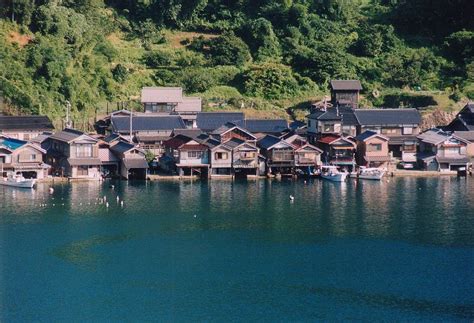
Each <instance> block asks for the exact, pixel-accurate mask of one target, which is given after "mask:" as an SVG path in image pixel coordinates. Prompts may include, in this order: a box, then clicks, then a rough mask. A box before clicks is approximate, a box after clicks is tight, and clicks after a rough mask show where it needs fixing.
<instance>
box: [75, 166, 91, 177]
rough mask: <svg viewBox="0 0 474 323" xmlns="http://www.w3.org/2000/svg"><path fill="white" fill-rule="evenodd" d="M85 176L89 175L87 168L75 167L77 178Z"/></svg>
mask: <svg viewBox="0 0 474 323" xmlns="http://www.w3.org/2000/svg"><path fill="white" fill-rule="evenodd" d="M87 175H89V166H78V167H77V176H87Z"/></svg>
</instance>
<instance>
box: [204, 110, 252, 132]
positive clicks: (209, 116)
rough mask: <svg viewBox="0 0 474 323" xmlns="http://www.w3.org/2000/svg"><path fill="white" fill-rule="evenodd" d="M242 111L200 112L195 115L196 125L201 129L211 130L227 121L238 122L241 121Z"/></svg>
mask: <svg viewBox="0 0 474 323" xmlns="http://www.w3.org/2000/svg"><path fill="white" fill-rule="evenodd" d="M243 120H244V114H243V113H242V112H200V113H198V115H197V118H196V123H197V127H198V128H200V129H202V130H203V131H213V130H215V129H217V128H219V127H220V126H222V125H224V124H226V123H227V122H232V123H234V124H238V123H239V122H240V123H241V122H243Z"/></svg>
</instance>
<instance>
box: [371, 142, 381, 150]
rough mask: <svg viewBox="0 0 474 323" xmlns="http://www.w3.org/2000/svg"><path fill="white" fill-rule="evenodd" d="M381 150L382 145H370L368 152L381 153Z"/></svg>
mask: <svg viewBox="0 0 474 323" xmlns="http://www.w3.org/2000/svg"><path fill="white" fill-rule="evenodd" d="M381 150H382V144H370V145H369V151H381Z"/></svg>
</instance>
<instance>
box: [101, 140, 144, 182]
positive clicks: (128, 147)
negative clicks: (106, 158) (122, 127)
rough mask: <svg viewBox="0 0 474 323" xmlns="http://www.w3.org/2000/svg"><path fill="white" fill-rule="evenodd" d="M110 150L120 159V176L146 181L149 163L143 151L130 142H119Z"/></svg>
mask: <svg viewBox="0 0 474 323" xmlns="http://www.w3.org/2000/svg"><path fill="white" fill-rule="evenodd" d="M109 150H110V151H111V152H112V153H113V154H114V155H115V156H116V157H117V158H118V161H119V163H118V164H119V174H120V176H121V177H122V178H124V179H131V178H133V179H146V170H147V169H148V163H147V161H146V159H145V152H144V151H143V150H142V149H140V148H138V147H137V146H136V145H135V144H132V143H130V142H125V141H117V142H114V143H113V144H112V145H111V146H110V147H109Z"/></svg>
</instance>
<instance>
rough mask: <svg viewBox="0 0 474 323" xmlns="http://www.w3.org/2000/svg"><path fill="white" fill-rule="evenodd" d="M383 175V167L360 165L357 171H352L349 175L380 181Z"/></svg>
mask: <svg viewBox="0 0 474 323" xmlns="http://www.w3.org/2000/svg"><path fill="white" fill-rule="evenodd" d="M384 175H385V171H384V170H383V169H380V168H366V167H361V168H359V171H357V172H355V173H352V174H351V177H355V178H359V179H370V180H376V181H380V180H381V179H382V177H383V176H384Z"/></svg>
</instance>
